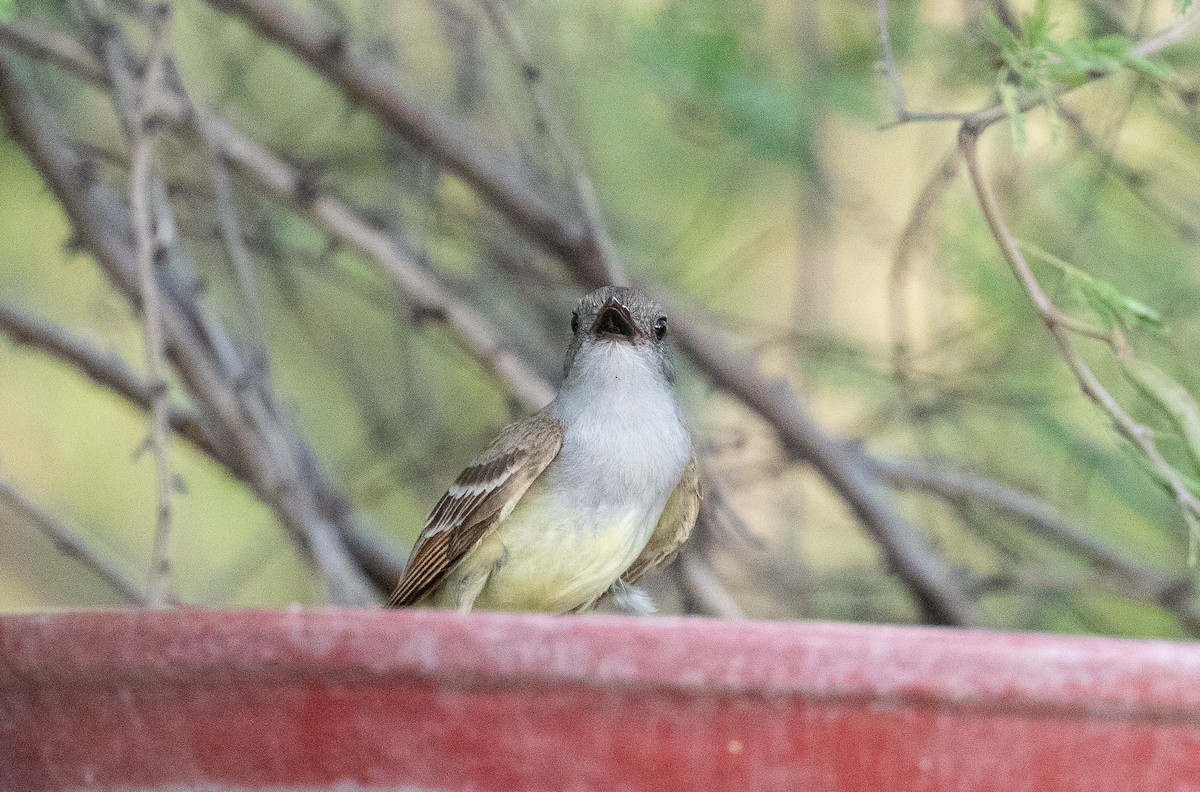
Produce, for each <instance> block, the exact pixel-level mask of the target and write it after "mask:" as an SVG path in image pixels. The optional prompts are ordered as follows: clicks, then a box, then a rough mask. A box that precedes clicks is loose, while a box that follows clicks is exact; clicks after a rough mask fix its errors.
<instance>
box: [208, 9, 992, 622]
mask: <svg viewBox="0 0 1200 792" xmlns="http://www.w3.org/2000/svg"><path fill="white" fill-rule="evenodd" d="M209 2H210V4H211V5H212V6H213V7H214V8H216V9H217V10H219V11H223V12H225V13H229V14H232V15H235V16H238V17H240V18H242V19H244V20H245V21H246V22H247V23H249V24H250V25H251V26H253V27H254V28H255V29H257V30H258V31H259V32H260V33H262V34H263V35H264V36H266V37H267V38H269V39H271V40H272V41H275V42H276V43H278V44H279V45H280V46H282V47H284V48H285V49H287V50H289V51H291V52H292V53H293V54H295V55H297V56H298V57H301V58H303V59H304V60H305V62H307V63H308V64H309V65H311V66H312V67H313V68H314V69H315V70H316V71H318V72H319V73H321V74H323V75H324V76H325V77H326V78H327V79H329V80H330V81H331V82H333V83H334V84H335V85H337V86H338V87H339V88H341V89H342V90H343V91H344V93H345V94H346V96H347V97H348V98H349V99H351V100H352V101H353V102H354V103H356V104H358V105H360V106H362V107H363V108H364V109H366V110H367V111H368V112H370V113H371V114H372V115H374V116H375V117H376V118H377V119H379V121H380V122H381V123H383V124H384V125H385V126H387V127H388V128H390V129H393V130H394V131H396V132H398V133H399V134H401V135H402V136H404V137H406V138H407V139H409V140H410V141H412V142H413V143H415V144H416V145H418V146H421V147H422V148H424V149H426V150H428V151H429V152H430V153H431V154H432V155H433V156H434V157H435V158H437V159H438V160H439V161H440V162H441V163H442V164H443V165H445V166H446V167H447V168H449V169H450V170H452V171H453V172H455V173H457V174H458V175H460V176H461V177H462V178H463V179H464V180H465V181H467V182H468V183H469V184H472V185H473V186H475V187H476V188H477V189H478V190H479V192H480V194H481V195H482V196H483V197H484V198H485V199H486V200H488V201H489V202H491V203H492V204H493V206H495V208H496V209H498V210H499V211H500V212H501V213H502V214H504V215H505V216H506V217H508V218H509V220H510V221H512V223H513V225H514V226H515V227H516V228H517V229H518V230H520V231H522V232H523V233H525V234H526V235H527V236H528V237H529V238H530V239H531V240H532V241H534V242H535V243H538V244H539V245H541V246H542V247H544V248H545V249H548V250H550V251H552V252H555V253H557V254H558V255H559V256H560V257H561V258H562V259H563V261H564V262H565V263H566V264H567V265H568V268H569V270H570V272H571V274H572V276H573V277H574V278H575V279H576V281H578V282H579V283H580V284H581V285H584V286H586V287H588V288H595V287H597V286H601V285H604V284H606V283H609V282H610V281H611V279H612V278H614V277H617V278H621V277H623V275H622V274H621V272H622V271H621V269H620V265H619V263H618V262H616V261H615V260H614V259H612V258H608V257H606V255H605V253H606V250H605V246H604V245H603V244H602V241H601V240H602V239H603V237H599V238H598V237H597V236H596V235H595V233H594V232H595V228H594V227H590V226H589V225H588V224H587V223H585V224H583V225H582V227H581V226H580V224H579V223H577V222H575V221H574V220H572V219H569V218H566V217H563V216H561V215H559V214H557V213H555V212H550V211H548V210H547V208H546V207H547V206H548V204H549V202H548V201H545V200H543V199H542V198H541V197H540V196H539V195H537V193H536V192H535V191H534V190H533V188H532V187H531V186H530V185H528V184H521V187H520V189H519V190H517V189H513V184H514V183H515V182H514V177H513V174H512V173H511V172H510V171H507V170H503V169H499V168H497V167H495V166H494V163H499V162H504V161H506V160H507V158H506V157H504V156H503V155H501V154H500V153H498V152H494V151H493V152H484V151H483V149H482V148H481V144H479V143H478V142H477V139H476V138H475V137H473V136H471V134H470V133H469V132H468V131H466V130H465V127H463V126H462V125H461V124H460V123H459V122H458V121H457V120H453V119H450V118H448V117H445V116H440V115H438V114H437V113H435V112H434V111H432V110H430V109H429V108H424V107H421V106H419V105H418V104H417V103H416V102H415V101H413V100H412V99H411V97H407V96H405V95H403V94H402V93H401V92H400V91H399V90H398V89H396V88H395V87H394V86H393V85H392V83H391V81H390V80H388V78H387V77H386V75H385V74H384V72H383V71H382V70H381V68H379V67H377V66H374V65H371V64H368V63H366V62H364V61H362V60H361V59H358V58H355V57H354V56H352V55H351V54H350V53H349V52H348V47H347V46H346V42H345V40H344V39H343V37H342V36H341V35H340V34H336V33H331V32H328V31H325V30H323V29H321V27H320V26H319V25H316V24H313V23H309V22H306V21H304V20H302V19H300V18H299V17H298V16H297V15H295V14H294V13H293V12H291V11H290V10H288V9H287V8H285V7H284V6H282V5H281V4H279V3H278V2H276V0H209ZM531 218H536V222H533V221H531ZM593 219H594V220H598V219H599V218H598V216H597V217H595V218H593ZM600 227H602V225H601V226H600ZM655 291H656V292H657V293H658V294H659V295H660V297H662V295H663V292H662V290H661V289H659V290H655ZM663 302H665V303H667V304H668V307H671V306H672V305H677V304H678V301H673V300H671V299H669V296H668V298H667V299H663ZM672 314H673V318H672V322H673V327H675V328H676V329H675V334H676V337H677V338H680V339H682V343H681V346H682V348H683V350H684V352H685V353H687V354H688V355H689V357H691V358H692V359H693V361H694V362H695V363H696V364H697V366H698V367H699V368H700V369H701V370H702V371H703V372H704V373H705V374H707V375H708V376H709V378H710V379H711V380H712V381H713V382H714V383H715V384H716V385H717V386H718V387H720V388H722V389H723V390H726V391H729V392H731V393H733V394H734V395H736V396H737V397H738V398H739V399H741V400H742V401H743V402H745V403H746V404H747V405H748V406H750V407H751V408H752V409H754V410H755V411H756V412H757V413H758V414H759V415H760V416H762V417H763V418H764V419H765V420H767V421H768V423H770V424H771V426H772V428H773V429H774V430H775V431H776V432H777V433H778V434H779V435H780V437H781V439H782V440H783V442H784V446H785V447H786V448H787V449H788V452H789V454H791V455H792V456H793V457H795V458H798V459H803V460H807V461H810V462H812V464H813V465H814V466H815V467H816V468H817V469H818V470H819V471H820V472H821V474H822V475H824V476H825V477H826V479H827V480H828V481H829V482H830V484H831V485H832V486H833V487H834V489H835V490H836V491H837V492H838V493H839V495H841V496H842V497H843V498H844V499H845V501H846V502H847V504H848V505H850V506H851V508H852V509H853V510H854V512H855V514H856V515H858V517H859V518H860V519H861V520H862V521H863V523H864V525H866V527H867V529H868V531H869V532H870V533H871V535H872V536H873V537H874V538H875V539H876V541H877V542H879V543H880V546H881V548H882V549H883V551H884V554H885V556H886V557H887V560H888V563H889V568H891V569H892V570H893V571H895V572H896V574H898V575H899V576H900V577H901V578H902V579H903V580H904V582H905V584H906V585H907V586H908V587H909V588H910V589H911V590H912V591H913V594H914V596H915V597H916V599H917V600H918V602H919V603H920V605H921V608H922V611H923V613H924V615H925V618H926V620H927V621H930V622H934V623H945V624H960V625H970V624H976V623H978V621H979V618H980V617H979V613H978V609H977V607H976V605H975V603H974V602H973V601H972V600H971V598H970V596H969V595H968V594H967V593H966V591H965V589H964V587H962V586H961V585H959V583H958V582H957V581H955V580H954V579H953V576H952V575H951V573H950V570H949V568H948V567H947V566H946V565H945V563H944V562H943V561H942V560H941V559H940V558H939V557H938V556H937V555H936V553H934V552H933V551H932V549H931V548H930V547H929V546H928V544H927V543H926V541H925V539H924V537H922V536H921V534H920V532H919V531H917V529H916V528H914V527H913V526H912V525H910V524H909V523H908V522H907V521H905V520H904V519H903V518H901V517H900V516H899V515H898V514H897V513H896V512H895V509H894V507H893V505H892V504H891V503H890V502H889V500H888V497H887V495H886V493H885V492H884V491H883V487H882V485H881V482H879V481H878V479H877V478H876V477H874V476H873V475H872V474H871V473H870V472H869V471H868V470H867V469H866V468H865V467H864V466H863V465H862V464H861V463H860V461H859V460H857V459H854V458H853V457H852V456H851V454H850V453H848V452H846V451H845V450H844V447H843V446H842V445H841V444H839V443H837V442H835V441H834V440H833V439H832V438H830V437H829V436H828V435H826V434H825V433H824V432H823V431H822V430H821V429H820V427H819V426H818V425H817V424H816V423H815V422H814V421H813V420H812V418H811V417H810V416H809V415H808V414H807V412H806V411H804V410H803V409H802V408H801V407H800V405H799V402H798V401H797V400H796V398H795V396H794V395H793V394H792V393H791V391H790V389H789V388H788V387H787V386H786V385H781V386H779V387H774V386H772V385H770V384H769V383H768V382H767V380H766V379H765V378H764V377H763V376H762V374H761V373H760V372H759V371H758V370H757V368H756V367H754V366H753V365H748V364H746V363H745V362H744V361H743V360H742V358H741V356H740V355H737V354H736V353H734V352H732V351H731V350H729V349H728V348H726V347H725V346H724V345H723V344H721V343H720V342H716V341H714V340H713V339H712V338H711V336H712V333H713V329H712V328H709V327H706V328H704V329H703V330H700V329H699V328H698V327H693V326H691V325H690V324H689V323H688V322H687V320H686V316H685V314H684V313H683V312H682V311H679V310H674V311H672ZM731 373H732V376H730V374H731Z"/></svg>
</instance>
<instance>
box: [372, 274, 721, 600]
mask: <svg viewBox="0 0 1200 792" xmlns="http://www.w3.org/2000/svg"><path fill="white" fill-rule="evenodd" d="M667 325H668V321H667V315H666V312H665V311H664V310H663V308H662V306H660V305H658V304H657V303H655V302H654V301H653V300H651V299H650V298H649V297H648V296H647V295H646V294H645V293H643V292H642V291H641V290H639V289H636V288H631V287H623V286H605V287H602V288H600V289H596V290H595V291H592V292H590V293H588V294H586V295H585V296H584V297H583V298H582V299H580V300H579V303H578V305H577V307H576V309H575V311H574V313H572V315H571V333H572V338H571V342H570V344H569V346H568V348H567V353H566V359H565V361H564V364H563V370H564V377H563V381H562V385H561V386H560V388H559V390H558V393H557V394H556V395H555V397H554V399H553V400H552V401H551V402H550V404H548V405H547V406H546V407H544V408H543V409H541V410H539V411H538V412H535V413H533V414H532V415H530V416H528V417H526V418H524V419H522V420H519V421H517V422H515V423H512V424H510V425H508V426H507V427H505V428H504V429H503V430H501V432H500V434H499V436H498V437H497V438H496V439H495V440H494V441H493V442H492V444H491V445H490V446H488V447H487V449H485V450H484V451H483V453H481V454H480V455H479V456H478V457H477V458H476V459H475V461H474V462H472V463H471V464H470V465H469V466H468V467H467V468H466V469H465V470H463V472H462V473H461V474H460V475H459V476H458V478H456V479H455V480H454V483H453V484H452V485H451V486H450V488H449V489H448V490H447V491H446V493H445V494H444V495H443V496H442V497H441V499H440V500H438V501H437V503H436V504H435V505H434V507H433V509H432V510H431V511H430V512H429V516H428V517H427V518H426V520H425V524H424V527H423V528H422V530H421V533H420V535H419V536H418V538H417V541H416V542H415V543H414V545H413V549H412V552H411V553H410V555H409V558H408V562H407V563H406V564H405V567H404V571H403V572H402V573H401V575H400V579H399V582H398V583H397V585H396V588H395V591H394V593H393V594H392V596H391V598H390V599H389V601H388V605H389V606H391V607H405V606H429V607H438V608H449V609H456V610H458V611H460V612H464V613H465V612H469V611H471V610H500V611H538V612H548V613H581V612H586V611H589V610H592V609H594V608H595V607H596V606H597V605H598V604H599V603H600V602H601V601H603V600H605V599H610V600H611V601H612V604H613V606H614V607H615V608H616V609H617V610H619V611H625V612H629V613H634V614H648V613H653V612H654V610H655V609H654V604H653V602H652V600H651V599H650V597H649V595H648V594H646V592H645V591H644V590H642V589H641V588H640V587H638V586H637V585H636V584H637V582H638V580H639V579H640V578H641V577H642V576H643V575H645V573H646V572H648V571H649V570H651V569H653V568H655V567H657V566H659V565H662V564H664V563H668V562H669V561H670V560H671V559H673V558H674V556H675V555H676V553H677V552H678V551H679V549H680V547H681V546H682V545H683V543H684V542H685V541H686V540H687V538H688V536H689V534H690V533H691V531H692V528H693V526H694V525H695V523H696V518H697V516H698V515H699V511H700V499H701V491H700V480H699V475H698V472H697V463H696V456H695V453H694V450H693V446H692V439H691V435H690V433H689V432H688V429H687V426H686V425H685V423H684V419H683V416H682V413H681V412H680V409H679V405H678V403H677V401H676V399H675V388H674V381H675V376H674V369H673V367H672V365H671V363H670V361H669V359H668V357H667V350H666V343H665V340H666V336H667Z"/></svg>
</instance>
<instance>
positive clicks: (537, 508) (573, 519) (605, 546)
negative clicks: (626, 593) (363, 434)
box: [431, 482, 658, 613]
mask: <svg viewBox="0 0 1200 792" xmlns="http://www.w3.org/2000/svg"><path fill="white" fill-rule="evenodd" d="M657 517H658V515H657V514H655V515H649V514H646V513H643V512H641V511H637V510H634V511H628V512H624V513H621V512H617V513H613V512H611V511H607V512H602V513H588V512H586V511H583V510H580V509H579V508H576V507H572V506H568V505H564V504H562V503H561V502H560V501H558V500H556V499H554V498H552V497H550V496H548V495H547V493H546V492H545V490H544V489H543V488H542V487H539V486H538V483H536V482H535V484H534V486H532V487H530V489H529V491H528V492H526V493H525V496H524V497H522V498H521V501H520V502H519V503H518V504H517V506H516V508H515V509H513V511H512V513H511V514H509V515H508V516H507V517H506V518H505V519H504V520H503V521H501V522H500V523H499V524H498V525H497V526H495V527H494V528H493V529H492V530H491V531H490V532H489V533H488V535H487V536H485V537H484V538H483V540H482V541H481V542H480V543H479V544H478V545H477V546H476V547H475V548H474V549H473V550H472V551H470V552H469V553H468V554H467V555H466V557H464V558H463V560H462V561H461V562H459V563H458V565H457V566H455V568H454V569H453V570H451V572H450V573H449V574H448V575H447V576H446V580H445V581H444V582H443V584H442V585H441V586H439V587H438V590H437V591H436V592H435V593H434V595H433V597H432V598H431V599H432V603H431V604H434V605H436V606H439V607H463V606H467V607H474V608H478V609H481V610H517V611H547V612H552V613H565V612H567V611H570V610H574V609H576V608H580V607H586V606H588V605H590V604H591V603H592V602H593V601H594V600H596V599H597V598H598V597H599V596H600V595H601V594H603V593H604V592H605V591H606V590H607V589H608V587H609V586H611V585H612V584H613V582H614V581H615V580H616V579H617V578H618V577H620V576H621V574H622V573H623V572H625V570H627V569H628V568H629V567H630V565H631V564H632V563H633V562H634V560H635V559H636V558H637V556H638V554H639V553H641V551H642V549H643V548H644V547H645V546H646V542H647V540H648V539H649V537H650V533H651V531H652V530H653V528H654V521H655V520H656V519H657ZM481 578H486V582H485V583H484V585H483V588H482V589H481V590H480V591H479V593H478V596H476V597H475V599H474V602H473V604H471V603H465V602H463V601H462V600H463V597H464V594H465V595H466V596H469V595H470V593H471V591H472V588H473V587H472V585H471V584H472V582H474V581H479V580H480V579H481Z"/></svg>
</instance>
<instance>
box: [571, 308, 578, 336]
mask: <svg viewBox="0 0 1200 792" xmlns="http://www.w3.org/2000/svg"><path fill="white" fill-rule="evenodd" d="M571 332H572V333H578V332H579V312H578V311H576V312H575V313H573V314H571Z"/></svg>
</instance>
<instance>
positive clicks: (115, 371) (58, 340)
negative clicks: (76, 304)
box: [0, 303, 245, 477]
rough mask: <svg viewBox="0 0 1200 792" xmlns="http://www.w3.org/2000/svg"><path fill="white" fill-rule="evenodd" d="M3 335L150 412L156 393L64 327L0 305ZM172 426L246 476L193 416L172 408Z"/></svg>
mask: <svg viewBox="0 0 1200 792" xmlns="http://www.w3.org/2000/svg"><path fill="white" fill-rule="evenodd" d="M0 333H3V334H4V335H7V336H8V337H9V338H11V339H12V340H13V342H15V343H17V344H24V345H26V346H29V347H32V348H34V349H39V350H41V351H43V352H46V353H48V354H50V355H52V356H53V357H55V358H58V359H59V360H62V361H64V362H66V363H68V364H70V365H72V366H74V367H75V368H77V369H79V370H80V371H81V372H83V373H84V374H85V375H86V376H88V377H90V378H91V379H92V380H94V381H95V382H96V383H98V384H99V385H102V386H104V387H105V388H108V389H109V390H111V391H113V392H114V393H116V394H117V395H119V396H121V397H122V398H124V399H125V400H127V401H129V402H131V403H133V404H135V405H137V406H138V407H140V408H142V409H143V410H147V411H149V410H150V407H151V404H152V402H153V400H154V389H153V388H152V387H150V385H149V383H147V382H146V381H145V380H143V379H142V378H140V377H139V376H138V375H137V374H135V373H134V372H133V370H132V369H130V368H129V367H128V366H126V365H125V362H124V361H123V360H121V359H120V358H119V357H117V356H116V355H112V354H108V353H106V352H103V351H101V350H99V349H96V348H94V347H93V346H91V345H90V344H88V343H87V342H85V341H82V340H80V339H77V338H73V337H72V336H71V335H70V334H69V333H67V332H66V331H65V330H64V329H63V328H61V327H59V326H57V325H55V324H52V323H51V322H48V321H46V320H45V319H42V318H40V317H37V316H34V315H33V314H30V313H27V312H25V311H22V310H20V309H18V308H14V307H12V306H10V305H5V304H4V303H0ZM170 425H171V429H172V431H174V432H175V433H176V434H178V435H179V436H180V437H182V438H183V439H185V440H187V441H188V442H189V443H191V444H192V445H194V446H196V447H197V448H198V449H200V450H201V451H203V452H204V453H205V454H207V455H208V456H210V457H212V459H213V460H215V461H216V462H218V463H220V464H221V465H223V466H224V467H226V468H228V469H229V470H230V472H232V473H233V474H234V475H237V476H239V477H244V476H245V472H244V471H243V470H242V469H241V467H240V462H239V461H238V460H237V459H236V458H234V457H233V456H232V455H231V454H229V453H228V452H227V451H225V450H224V449H223V448H222V444H221V443H220V442H219V441H217V440H216V439H214V438H213V437H212V436H211V435H210V432H209V431H208V429H206V427H205V426H204V424H203V422H202V421H201V420H200V417H199V416H197V415H196V414H195V413H194V412H192V411H190V410H185V409H182V408H178V407H174V406H172V407H171V408H170Z"/></svg>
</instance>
